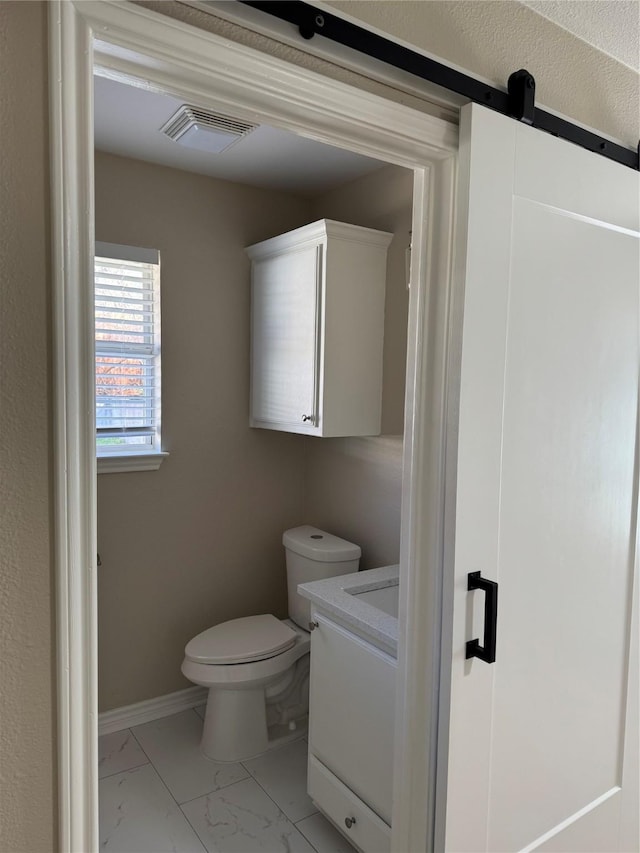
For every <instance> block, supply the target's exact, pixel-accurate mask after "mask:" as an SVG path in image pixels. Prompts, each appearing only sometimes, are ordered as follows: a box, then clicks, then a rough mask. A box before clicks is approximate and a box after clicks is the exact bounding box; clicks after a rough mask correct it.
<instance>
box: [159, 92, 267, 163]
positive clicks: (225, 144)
mask: <svg viewBox="0 0 640 853" xmlns="http://www.w3.org/2000/svg"><path fill="white" fill-rule="evenodd" d="M256 127H257V125H255V124H249V123H248V122H246V121H241V120H240V119H237V118H232V117H231V116H224V115H219V114H218V113H210V112H208V111H207V110H203V109H200V107H192V106H190V105H189V104H183V105H182V106H181V107H180V109H179V110H177V111H176V112H175V113H174V114H173V115H172V116H171V118H170V119H169V121H168V122H167V123H166V124H164V125H163V126H162V127H161V128H160V130H161V132H162V133H164V134H165V136H168V137H169V139H172V140H173V141H174V142H178V143H179V144H180V145H185V146H186V147H187V148H195V149H196V150H198V151H206V152H208V153H209V154H219V153H220V152H221V151H225V150H226V149H227V148H230V147H231V146H232V145H234V144H235V143H236V142H238V140H240V139H242V138H243V137H245V136H248V134H250V133H251V131H253V130H255V129H256Z"/></svg>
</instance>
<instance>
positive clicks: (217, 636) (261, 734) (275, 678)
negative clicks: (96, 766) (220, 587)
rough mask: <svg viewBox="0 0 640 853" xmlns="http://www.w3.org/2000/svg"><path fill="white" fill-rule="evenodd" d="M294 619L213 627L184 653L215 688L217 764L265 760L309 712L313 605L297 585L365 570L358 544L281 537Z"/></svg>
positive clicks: (209, 744)
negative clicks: (266, 753)
mask: <svg viewBox="0 0 640 853" xmlns="http://www.w3.org/2000/svg"><path fill="white" fill-rule="evenodd" d="M282 544H283V545H284V547H285V554H286V562H287V590H288V596H289V617H290V618H289V619H284V620H282V621H281V620H279V619H276V617H275V616H272V615H270V614H266V615H263V616H246V617H244V618H242V619H232V620H230V621H229V622H223V623H221V624H220V625H214V627H213V628H209V629H208V630H206V631H203V632H202V633H201V634H198V636H197V637H194V638H193V640H191V641H190V642H189V643H187V646H186V648H185V650H184V653H185V658H184V661H183V664H182V672H183V674H184V675H185V676H186V677H187V678H188V679H190V680H191V681H193V682H194V683H195V684H200V685H202V686H203V687H208V688H209V698H208V700H207V713H206V717H205V721H204V730H203V733H202V743H201V747H202V751H203V752H204V754H205V755H206V756H207V758H212V759H214V760H215V761H239V760H241V759H243V758H252V757H253V756H256V755H260V754H261V753H263V752H264V751H265V750H267V749H269V748H270V747H271V746H274V745H275V744H277V743H281V742H282V741H283V740H284V739H286V738H291V737H292V735H294V733H296V732H297V731H298V726H299V725H301V724H303V723H305V722H306V717H307V714H308V712H309V647H310V636H309V630H308V629H309V620H310V604H309V601H307V600H306V599H304V598H302V596H300V595H298V592H297V588H298V584H301V583H308V582H310V581H314V580H322V579H323V578H330V577H335V576H337V575H346V574H349V573H350V572H356V571H358V564H359V561H360V548H359V547H358V546H357V545H354V544H352V543H351V542H347V541H346V540H345V539H340V538H339V537H337V536H332V535H331V534H330V533H325V532H324V531H322V530H318V529H317V528H316V527H311V526H309V525H304V526H302V527H294V528H292V529H291V530H287V531H285V533H284V534H283V536H282Z"/></svg>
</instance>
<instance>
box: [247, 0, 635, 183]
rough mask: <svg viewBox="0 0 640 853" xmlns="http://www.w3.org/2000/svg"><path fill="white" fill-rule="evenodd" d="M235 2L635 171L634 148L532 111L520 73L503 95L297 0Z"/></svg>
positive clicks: (526, 79)
mask: <svg viewBox="0 0 640 853" xmlns="http://www.w3.org/2000/svg"><path fill="white" fill-rule="evenodd" d="M240 2H241V3H244V4H245V5H246V6H252V7H253V8H254V9H259V10H260V11H261V12H267V13H268V14H270V15H273V16H274V17H276V18H279V19H280V20H282V21H287V22H288V23H290V24H293V25H294V26H296V27H297V28H298V30H299V32H300V35H301V36H302V37H303V38H305V39H310V38H313V37H314V36H315V35H322V36H323V37H324V38H327V39H330V40H331V41H335V42H337V43H338V44H342V45H344V46H345V47H349V48H352V49H353V50H357V51H358V52H360V53H364V54H365V55H366V56H370V57H371V58H372V59H377V60H380V61H382V62H386V63H387V64H388V65H393V66H394V67H395V68H400V69H401V70H402V71H408V72H409V73H410V74H414V75H415V76H416V77H420V78H421V79H422V80H427V81H429V82H430V83H434V84H436V85H437V86H441V87H443V88H444V89H448V90H449V91H451V92H455V93H456V94H457V95H462V97H464V98H467V99H468V100H470V101H473V102H474V103H476V104H484V105H485V106H487V107H491V109H494V110H496V111H497V112H500V113H502V114H503V115H506V116H510V117H511V118H514V119H516V120H518V121H522V122H525V123H526V124H530V125H531V126H532V127H536V128H538V130H544V131H546V132H547V133H551V134H552V135H553V136H557V137H559V138H560V139H566V140H567V141H569V142H573V143H574V144H576V145H580V147H582V148H586V149H587V150H588V151H593V152H594V153H596V154H600V155H602V156H603V157H607V158H608V159H609V160H614V161H615V162H616V163H620V164H621V165H623V166H629V167H631V168H632V169H636V170H637V169H639V168H640V145H639V146H638V148H637V149H636V150H635V151H634V150H633V149H631V148H626V147H625V146H624V145H619V144H618V143H616V142H611V140H609V139H604V138H603V137H602V136H598V134H596V133H592V132H591V131H589V130H585V129H584V128H583V127H579V126H578V125H576V124H573V123H572V122H570V121H567V120H566V119H563V118H560V117H559V116H555V115H552V114H551V113H548V112H546V111H545V110H541V109H540V108H539V107H536V105H535V90H536V84H535V80H534V78H533V75H532V74H530V73H529V72H528V71H526V70H524V69H521V70H520V71H515V72H514V73H513V74H512V75H511V76H510V77H509V82H508V88H507V91H506V92H503V91H502V90H501V89H496V88H495V87H493V86H487V84H486V83H483V82H482V81H481V80H476V79H475V78H474V77H470V76H469V75H468V74H463V73H462V72H461V71H456V69H454V68H449V67H448V66H447V65H444V64H443V63H441V62H436V60H434V59H429V57H427V56H423V55H422V54H420V53H416V52H415V51H413V50H410V49H409V48H407V47H403V46H402V45H400V44H396V43H395V42H393V41H390V40H389V39H386V38H384V37H383V36H379V35H377V34H376V33H372V32H369V31H368V30H366V29H364V28H363V27H359V26H357V25H356V24H352V23H350V22H349V21H344V20H343V19H342V18H338V17H337V16H336V15H331V14H329V13H328V12H325V11H323V10H321V9H317V8H315V7H314V6H311V5H310V4H309V3H305V2H303V0H240Z"/></svg>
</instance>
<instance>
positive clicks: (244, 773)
mask: <svg viewBox="0 0 640 853" xmlns="http://www.w3.org/2000/svg"><path fill="white" fill-rule="evenodd" d="M201 732H202V717H201V716H200V714H198V713H197V712H196V711H184V712H182V713H180V714H174V715H173V716H171V717H164V718H162V719H160V720H155V721H153V722H151V723H145V724H144V725H141V726H135V727H134V728H132V729H126V730H125V731H121V732H115V733H114V734H109V735H104V736H103V737H101V738H100V740H99V774H100V850H104V851H109V853H165V851H167V853H254V851H255V853H280V851H282V853H314V851H315V853H354V848H353V847H352V846H351V845H350V844H349V842H348V841H347V840H346V839H345V838H344V837H343V836H342V835H341V833H339V832H338V830H337V829H335V828H334V827H333V825H332V824H331V823H330V822H329V821H327V820H326V819H325V818H324V817H323V816H322V815H321V814H319V813H318V811H317V810H316V808H315V806H314V805H313V803H312V801H311V800H310V799H309V797H308V796H307V792H306V754H307V742H306V740H304V739H300V740H297V741H293V742H291V743H288V744H286V745H285V746H281V747H278V748H276V749H272V750H270V751H269V752H267V753H265V755H262V756H260V757H259V758H254V759H251V760H249V761H244V762H237V763H236V764H217V763H216V762H214V761H209V760H208V759H206V758H204V757H203V756H202V755H201V753H200V751H199V742H200V735H201Z"/></svg>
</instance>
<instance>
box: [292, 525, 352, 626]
mask: <svg viewBox="0 0 640 853" xmlns="http://www.w3.org/2000/svg"><path fill="white" fill-rule="evenodd" d="M282 544H283V545H284V548H285V554H286V558H287V592H288V595H289V618H290V619H292V620H293V621H294V622H295V623H296V625H299V626H300V627H301V628H304V630H305V631H308V630H309V621H310V619H311V603H310V602H309V601H308V600H307V599H306V598H303V597H302V596H301V595H298V584H300V583H310V582H311V581H319V580H324V579H325V578H333V577H336V576H337V575H348V574H350V573H351V572H357V571H358V565H359V563H360V554H361V551H360V547H359V546H358V545H354V544H353V542H347V540H346V539H340V537H339V536H332V534H331V533H327V532H326V531H324V530H318V528H317V527H311V526H310V525H309V524H304V525H302V527H292V528H291V530H285V532H284V533H283V535H282Z"/></svg>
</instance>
